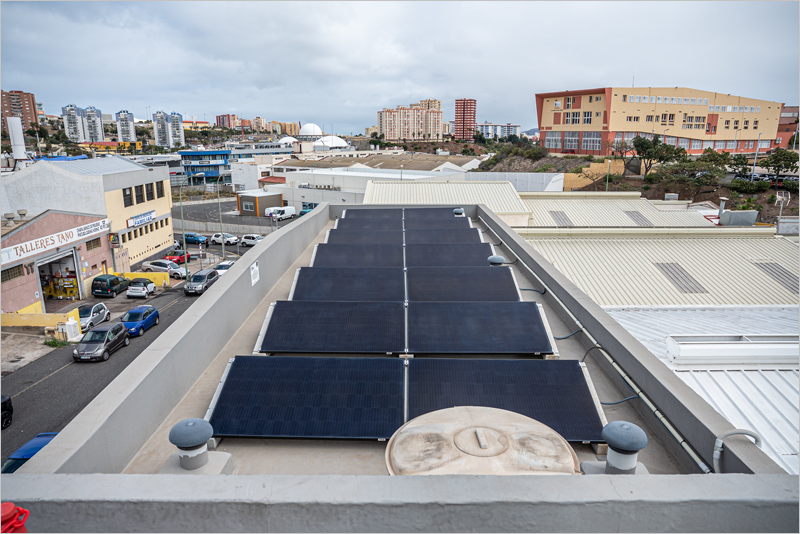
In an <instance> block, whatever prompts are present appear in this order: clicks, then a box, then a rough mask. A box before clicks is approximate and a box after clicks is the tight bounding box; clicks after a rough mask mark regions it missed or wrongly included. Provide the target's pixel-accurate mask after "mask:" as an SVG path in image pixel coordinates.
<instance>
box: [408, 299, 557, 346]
mask: <svg viewBox="0 0 800 534" xmlns="http://www.w3.org/2000/svg"><path fill="white" fill-rule="evenodd" d="M407 329H408V344H407V346H408V352H409V353H411V354H480V355H494V354H516V355H543V354H552V353H553V350H554V348H553V346H552V345H551V342H550V340H549V336H548V333H547V328H546V327H545V324H544V320H543V318H542V314H541V312H540V309H539V306H538V304H537V303H536V302H421V301H416V302H409V303H408V326H407Z"/></svg>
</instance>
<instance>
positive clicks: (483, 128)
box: [475, 121, 522, 139]
mask: <svg viewBox="0 0 800 534" xmlns="http://www.w3.org/2000/svg"><path fill="white" fill-rule="evenodd" d="M475 129H476V130H477V131H478V132H479V133H481V134H483V136H484V137H486V138H487V139H493V138H499V137H508V136H509V135H516V136H517V137H519V136H520V134H521V133H522V126H520V125H519V124H511V123H507V124H494V123H491V122H488V121H487V122H484V123H483V124H478V125H476V127H475Z"/></svg>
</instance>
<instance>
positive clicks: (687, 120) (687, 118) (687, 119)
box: [686, 117, 694, 122]
mask: <svg viewBox="0 0 800 534" xmlns="http://www.w3.org/2000/svg"><path fill="white" fill-rule="evenodd" d="M686 122H694V117H686Z"/></svg>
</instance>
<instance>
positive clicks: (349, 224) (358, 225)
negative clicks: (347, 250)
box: [336, 217, 403, 232]
mask: <svg viewBox="0 0 800 534" xmlns="http://www.w3.org/2000/svg"><path fill="white" fill-rule="evenodd" d="M336 229H337V230H360V231H362V232H364V231H374V230H396V231H402V230H403V220H402V219H400V218H398V219H358V218H356V219H351V218H349V217H347V218H345V219H339V220H338V221H337V222H336Z"/></svg>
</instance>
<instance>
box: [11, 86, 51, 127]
mask: <svg viewBox="0 0 800 534" xmlns="http://www.w3.org/2000/svg"><path fill="white" fill-rule="evenodd" d="M2 108H3V131H5V132H7V131H8V125H7V124H6V117H19V118H20V119H21V120H22V129H23V130H28V129H30V127H31V125H32V124H39V113H38V111H37V107H36V97H35V96H34V95H33V93H26V92H24V91H3V92H2ZM42 113H44V111H43V112H42Z"/></svg>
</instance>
